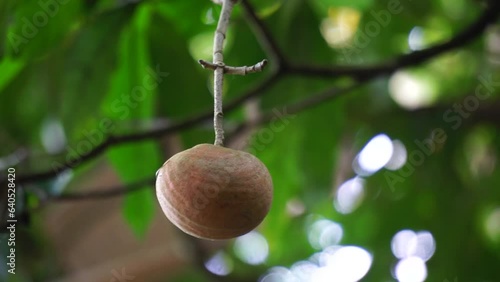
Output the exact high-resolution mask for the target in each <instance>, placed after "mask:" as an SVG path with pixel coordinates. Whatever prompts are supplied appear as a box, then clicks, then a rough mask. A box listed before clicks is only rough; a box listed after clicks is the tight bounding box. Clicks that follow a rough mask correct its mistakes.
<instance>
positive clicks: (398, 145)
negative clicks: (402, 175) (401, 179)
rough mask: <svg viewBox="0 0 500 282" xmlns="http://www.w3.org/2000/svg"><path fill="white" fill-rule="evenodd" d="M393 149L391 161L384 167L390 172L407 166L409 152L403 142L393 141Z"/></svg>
mask: <svg viewBox="0 0 500 282" xmlns="http://www.w3.org/2000/svg"><path fill="white" fill-rule="evenodd" d="M392 148H393V151H392V156H391V159H390V160H389V161H388V162H387V164H386V165H385V166H384V167H385V168H387V169H390V170H398V169H400V168H402V167H403V166H404V165H405V163H406V160H407V159H408V151H407V150H406V147H405V145H404V144H403V142H401V141H399V140H392Z"/></svg>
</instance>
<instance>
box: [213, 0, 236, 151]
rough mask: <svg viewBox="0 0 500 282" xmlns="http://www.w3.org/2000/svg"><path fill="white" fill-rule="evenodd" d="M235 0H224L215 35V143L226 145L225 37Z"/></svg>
mask: <svg viewBox="0 0 500 282" xmlns="http://www.w3.org/2000/svg"><path fill="white" fill-rule="evenodd" d="M233 5H234V3H233V0H224V1H223V2H222V11H221V13H220V17H219V22H218V23H217V29H216V30H215V36H214V58H213V63H214V65H216V66H217V68H216V69H215V71H214V130H215V145H216V146H223V145H224V125H223V117H224V114H223V113H222V87H223V84H224V66H225V65H224V55H223V54H222V50H223V48H224V39H225V38H226V31H227V26H228V25H229V17H230V15H231V11H232V10H233Z"/></svg>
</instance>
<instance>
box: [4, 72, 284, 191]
mask: <svg viewBox="0 0 500 282" xmlns="http://www.w3.org/2000/svg"><path fill="white" fill-rule="evenodd" d="M280 77H281V74H279V73H277V72H274V73H271V75H270V76H268V77H267V78H266V79H265V80H264V81H262V82H261V83H260V84H259V85H257V86H255V87H254V88H252V89H249V90H248V91H247V92H246V93H245V94H243V95H241V96H240V97H238V98H236V99H234V100H232V101H230V102H229V103H226V106H225V107H224V111H225V112H226V113H229V112H232V111H233V110H235V109H236V108H238V107H239V106H240V105H241V104H243V103H244V102H245V101H247V100H248V99H251V98H253V97H256V96H258V95H261V94H263V93H264V92H265V91H266V90H267V89H269V88H270V87H271V86H272V85H274V84H275V83H276V82H277V81H278V80H279V79H280ZM212 117H213V111H212V110H210V111H205V112H202V113H200V114H198V115H195V116H193V117H191V118H187V119H185V120H183V121H180V122H178V123H175V124H172V125H168V126H165V127H162V128H157V129H154V130H150V131H145V132H137V133H132V134H125V135H119V136H114V135H110V136H108V137H107V138H106V140H105V141H104V142H102V143H101V144H99V145H97V146H96V147H94V148H93V149H92V150H91V151H90V152H89V153H87V154H85V155H80V156H79V157H78V158H76V159H74V160H69V161H65V162H64V163H63V164H62V166H60V167H57V168H53V169H47V170H45V171H42V172H38V173H30V174H24V175H23V174H21V175H19V176H18V177H17V179H16V182H17V183H18V184H24V183H29V182H35V181H42V180H47V179H50V178H52V177H54V176H56V175H58V174H59V173H61V172H63V171H65V170H67V169H71V168H75V167H77V166H81V165H83V164H85V163H87V162H89V161H91V160H93V159H94V158H96V157H98V156H100V155H101V154H102V153H104V152H105V151H106V150H107V149H108V148H111V147H113V146H116V145H121V144H127V143H132V142H138V141H145V140H150V139H156V138H160V137H163V136H165V135H168V134H171V133H174V132H179V131H182V130H186V129H189V128H191V127H193V126H195V125H197V124H199V123H201V122H204V121H208V120H209V119H211V118H212ZM0 183H2V185H3V184H6V183H7V179H6V176H4V175H2V178H1V179H0ZM3 186H4V187H6V185H3Z"/></svg>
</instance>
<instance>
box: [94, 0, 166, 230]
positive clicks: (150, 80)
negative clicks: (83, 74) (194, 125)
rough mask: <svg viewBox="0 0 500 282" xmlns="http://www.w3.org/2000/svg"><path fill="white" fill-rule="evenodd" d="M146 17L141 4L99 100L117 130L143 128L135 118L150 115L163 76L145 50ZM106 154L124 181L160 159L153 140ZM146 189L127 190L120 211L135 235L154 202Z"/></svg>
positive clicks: (148, 172)
mask: <svg viewBox="0 0 500 282" xmlns="http://www.w3.org/2000/svg"><path fill="white" fill-rule="evenodd" d="M149 20H150V10H149V8H148V7H147V6H141V7H140V9H138V10H137V12H136V14H135V15H134V17H133V19H132V21H131V25H130V26H128V27H127V29H125V31H124V33H123V34H122V38H121V41H120V45H119V46H120V47H119V54H118V56H119V62H120V64H119V67H118V69H117V71H116V72H115V74H114V76H113V80H112V85H111V89H110V91H109V94H108V95H107V97H106V100H105V102H104V103H103V111H104V112H105V113H106V115H107V116H109V117H111V118H112V120H113V123H115V125H116V128H117V130H118V131H121V130H122V127H126V128H129V127H132V128H133V129H134V130H141V129H144V128H145V124H144V123H140V122H139V123H137V121H142V120H147V119H151V118H152V117H153V116H154V111H153V109H154V107H153V105H154V102H155V100H156V98H157V97H156V96H157V88H158V84H159V83H160V79H163V78H162V77H161V75H159V74H155V71H154V69H153V68H152V66H151V63H150V58H149V56H148V55H147V54H148V53H147V51H146V50H147V49H148V41H147V37H146V34H147V33H146V31H147V29H148V28H149V24H150V22H149ZM128 123H130V124H131V125H128ZM107 156H108V158H109V160H110V161H111V163H112V164H113V166H114V168H115V169H116V171H117V172H118V173H119V175H120V178H121V179H122V181H123V182H124V184H128V183H133V182H134V181H138V180H142V179H144V178H147V177H152V176H153V175H154V173H155V171H156V170H157V169H158V168H159V167H160V165H161V161H162V159H161V151H160V150H159V148H158V146H157V144H156V143H155V142H143V143H132V144H127V145H124V146H120V147H116V148H113V149H112V150H110V151H109V152H108V153H107ZM146 188H149V187H145V188H144V189H143V190H141V191H138V192H134V193H128V194H127V195H126V197H125V201H124V207H123V209H124V210H123V214H124V216H125V219H126V221H127V222H128V224H129V225H130V226H131V228H132V230H133V231H134V232H135V234H136V235H138V236H143V235H144V234H145V232H146V231H147V228H148V226H149V223H150V222H151V220H152V217H153V215H154V209H155V202H156V201H155V199H154V196H153V192H152V190H151V189H146Z"/></svg>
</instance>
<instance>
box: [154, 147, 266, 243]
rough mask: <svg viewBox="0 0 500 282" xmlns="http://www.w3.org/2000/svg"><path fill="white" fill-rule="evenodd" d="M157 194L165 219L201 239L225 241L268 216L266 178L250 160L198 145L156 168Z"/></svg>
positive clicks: (255, 161) (226, 150) (256, 161)
mask: <svg viewBox="0 0 500 282" xmlns="http://www.w3.org/2000/svg"><path fill="white" fill-rule="evenodd" d="M156 194H157V197H158V201H159V203H160V205H161V208H162V210H163V212H164V213H165V215H166V216H167V218H168V219H169V220H170V221H171V222H172V223H173V224H175V225H176V226H177V227H178V228H180V229H181V230H182V231H184V232H186V233H188V234H190V235H192V236H195V237H198V238H202V239H211V240H222V239H230V238H234V237H237V236H240V235H243V234H245V233H248V232H250V231H251V230H253V229H254V228H255V227H257V226H258V225H259V224H260V223H261V222H262V220H263V219H264V217H265V216H266V214H267V213H268V211H269V208H270V206H271V201H272V195H273V184H272V179H271V175H270V174H269V171H268V170H267V168H266V166H265V165H264V164H263V163H262V162H261V161H260V160H259V159H257V158H256V157H255V156H253V155H251V154H249V153H247V152H243V151H238V150H233V149H229V148H225V147H222V146H215V145H211V144H200V145H197V146H195V147H193V148H191V149H188V150H185V151H182V152H180V153H178V154H176V155H174V156H172V157H171V158H170V159H169V160H167V161H166V162H165V163H164V164H163V166H162V167H161V168H160V170H159V171H158V174H157V178H156Z"/></svg>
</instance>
